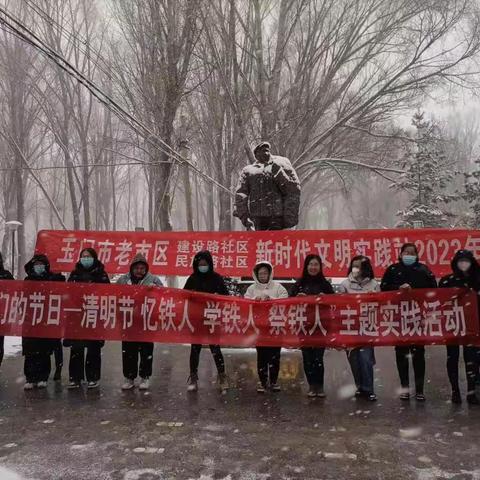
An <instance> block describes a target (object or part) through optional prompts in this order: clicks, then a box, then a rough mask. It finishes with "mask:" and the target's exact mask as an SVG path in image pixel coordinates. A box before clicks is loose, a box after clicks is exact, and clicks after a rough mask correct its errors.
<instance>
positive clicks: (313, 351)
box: [302, 347, 325, 388]
mask: <svg viewBox="0 0 480 480" xmlns="http://www.w3.org/2000/svg"><path fill="white" fill-rule="evenodd" d="M324 354H325V348H314V347H303V348H302V355H303V369H304V370H305V376H306V377H307V382H308V384H309V385H310V386H312V387H322V388H323V377H324V375H325V367H324V364H323V355H324Z"/></svg>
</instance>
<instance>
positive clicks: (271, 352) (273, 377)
mask: <svg viewBox="0 0 480 480" xmlns="http://www.w3.org/2000/svg"><path fill="white" fill-rule="evenodd" d="M253 280H254V283H253V284H252V285H250V286H249V287H248V289H247V291H246V292H245V298H250V299H252V300H274V299H277V298H287V297H288V292H287V290H286V289H285V287H283V285H282V284H281V283H280V282H276V281H275V280H273V267H272V264H271V263H269V262H259V263H257V264H256V265H255V268H254V269H253ZM280 351H281V347H257V371H258V377H259V379H260V382H259V384H258V387H257V392H258V393H265V391H266V390H267V389H268V388H271V390H272V391H274V392H279V391H280V386H279V385H278V383H277V381H278V373H279V371H280Z"/></svg>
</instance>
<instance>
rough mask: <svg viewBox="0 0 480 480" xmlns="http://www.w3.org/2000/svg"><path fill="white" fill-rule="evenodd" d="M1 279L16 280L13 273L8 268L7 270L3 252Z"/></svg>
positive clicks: (0, 263)
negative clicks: (4, 264)
mask: <svg viewBox="0 0 480 480" xmlns="http://www.w3.org/2000/svg"><path fill="white" fill-rule="evenodd" d="M0 280H15V279H14V278H13V275H12V274H11V273H10V272H9V271H8V270H5V267H4V266H3V257H2V254H1V253H0Z"/></svg>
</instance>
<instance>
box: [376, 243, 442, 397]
mask: <svg viewBox="0 0 480 480" xmlns="http://www.w3.org/2000/svg"><path fill="white" fill-rule="evenodd" d="M436 287H437V281H436V280H435V277H434V275H433V273H432V272H431V271H430V269H429V268H428V267H427V266H426V265H424V264H423V263H420V262H419V261H418V251H417V247H416V246H415V244H414V243H405V244H404V245H402V248H401V249H400V259H399V262H398V263H394V264H393V265H390V266H389V267H388V268H387V270H386V271H385V274H384V275H383V278H382V283H381V284H380V289H381V290H382V292H386V291H390V290H411V289H412V288H436ZM395 355H396V361H397V369H398V374H399V376H400V383H401V386H402V390H401V393H400V399H401V400H409V399H410V390H409V389H410V384H409V377H408V357H409V355H411V356H412V361H413V371H414V374H415V389H416V395H415V399H416V400H417V401H419V402H424V401H425V395H424V393H423V386H424V383H425V347H424V346H423V345H402V346H399V347H395Z"/></svg>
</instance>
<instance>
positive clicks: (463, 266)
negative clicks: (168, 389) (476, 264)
mask: <svg viewBox="0 0 480 480" xmlns="http://www.w3.org/2000/svg"><path fill="white" fill-rule="evenodd" d="M471 266H472V262H470V261H469V260H460V261H459V262H458V263H457V267H458V269H459V270H460V271H461V272H467V271H468V270H469V269H470V267H471Z"/></svg>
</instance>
